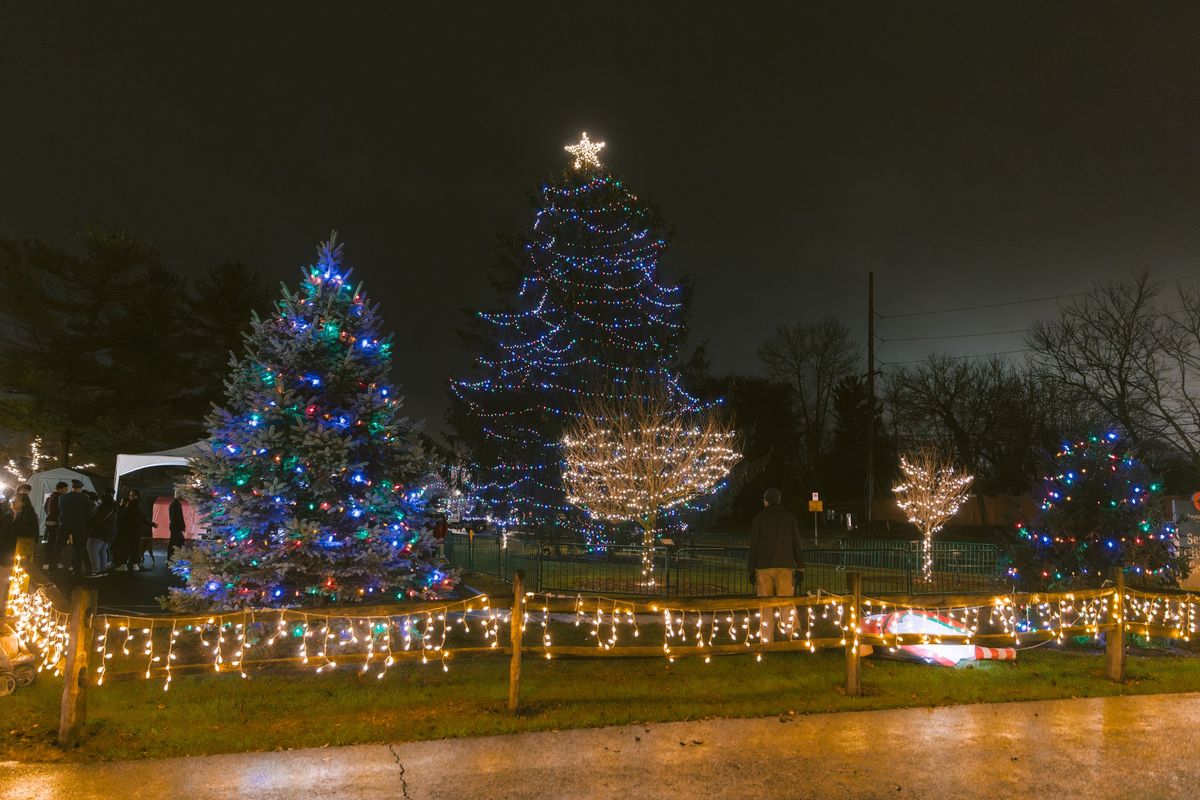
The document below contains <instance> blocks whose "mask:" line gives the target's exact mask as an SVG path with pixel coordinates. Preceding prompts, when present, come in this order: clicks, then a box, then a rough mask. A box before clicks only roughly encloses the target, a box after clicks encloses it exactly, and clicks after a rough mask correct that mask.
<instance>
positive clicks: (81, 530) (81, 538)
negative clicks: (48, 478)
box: [58, 478, 95, 575]
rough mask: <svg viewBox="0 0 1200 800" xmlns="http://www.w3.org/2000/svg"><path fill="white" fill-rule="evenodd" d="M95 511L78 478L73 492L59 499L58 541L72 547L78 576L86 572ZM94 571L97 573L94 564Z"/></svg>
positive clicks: (73, 485)
mask: <svg viewBox="0 0 1200 800" xmlns="http://www.w3.org/2000/svg"><path fill="white" fill-rule="evenodd" d="M94 509H95V506H94V505H93V504H92V501H91V500H90V499H88V496H87V495H85V494H84V493H83V481H81V480H79V479H78V478H75V479H74V480H72V481H71V491H69V492H67V493H66V494H61V495H59V497H58V539H59V541H60V542H61V543H63V544H70V545H71V550H72V553H73V556H72V558H71V562H72V563H71V566H72V568H73V569H74V570H75V574H77V575H82V574H84V572H85V571H86V567H85V564H86V562H87V538H88V521H89V520H91V518H92V511H93V510H94ZM60 566H61V565H60ZM92 571H93V572H94V571H95V565H94V564H93V565H92Z"/></svg>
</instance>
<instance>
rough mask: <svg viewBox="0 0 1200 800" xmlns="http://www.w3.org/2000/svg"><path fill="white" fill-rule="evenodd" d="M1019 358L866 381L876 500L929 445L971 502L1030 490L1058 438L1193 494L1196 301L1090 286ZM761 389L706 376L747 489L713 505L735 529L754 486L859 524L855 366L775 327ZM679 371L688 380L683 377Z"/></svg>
mask: <svg viewBox="0 0 1200 800" xmlns="http://www.w3.org/2000/svg"><path fill="white" fill-rule="evenodd" d="M1027 347H1028V351H1029V354H1028V356H1027V357H1025V358H1022V359H1001V358H996V357H986V358H963V357H957V356H949V355H940V354H935V355H931V356H929V357H928V358H926V359H925V360H924V361H922V362H919V363H917V364H913V365H907V366H901V367H891V368H887V369H886V370H882V371H880V372H879V373H878V375H877V387H878V389H877V401H876V408H877V413H878V415H877V418H876V424H875V431H876V439H875V458H874V463H875V467H876V469H875V472H876V475H875V486H876V495H875V496H876V497H888V496H890V487H891V486H892V484H893V483H894V479H895V470H896V463H897V457H898V453H900V452H904V451H905V450H908V449H912V448H916V447H920V446H930V445H931V446H934V447H935V448H937V449H938V450H940V451H942V452H943V453H944V454H945V455H946V456H947V457H948V458H950V459H952V460H953V461H954V462H955V463H956V464H958V465H960V466H961V467H963V468H964V469H966V470H968V471H969V472H971V473H972V474H973V475H974V476H975V478H976V480H975V491H974V494H975V495H976V501H975V502H977V503H978V510H979V514H980V516H981V519H983V521H984V522H985V524H999V523H1001V522H1003V521H1002V520H993V519H989V518H988V515H987V509H986V508H985V506H984V504H983V500H982V498H983V497H984V496H988V495H1010V496H1019V495H1027V494H1029V493H1030V492H1031V491H1032V490H1033V488H1034V487H1035V485H1037V484H1038V482H1039V481H1040V480H1041V478H1042V477H1043V474H1042V473H1043V472H1044V469H1045V465H1046V463H1047V458H1048V455H1049V454H1052V453H1054V452H1055V451H1056V449H1057V448H1058V446H1059V443H1060V442H1061V441H1062V439H1063V437H1064V436H1065V437H1075V436H1079V435H1083V434H1086V433H1088V432H1091V431H1109V430H1116V431H1119V432H1120V433H1121V434H1122V435H1123V436H1126V437H1127V438H1128V440H1129V441H1130V442H1131V443H1132V445H1133V446H1134V447H1135V448H1136V451H1137V453H1138V455H1139V456H1140V457H1142V458H1145V459H1146V461H1147V463H1148V464H1149V465H1150V466H1151V467H1152V469H1153V470H1155V471H1156V472H1157V473H1158V474H1161V475H1163V476H1164V478H1165V481H1166V489H1167V490H1168V491H1175V492H1185V491H1187V492H1190V491H1194V490H1195V489H1196V488H1200V291H1198V290H1196V289H1192V288H1182V287H1167V286H1165V285H1163V284H1162V283H1159V282H1157V281H1154V280H1153V279H1152V278H1151V277H1150V276H1149V275H1147V274H1145V273H1143V274H1140V275H1134V276H1131V277H1129V278H1126V279H1123V280H1116V281H1107V282H1098V283H1096V284H1094V285H1093V286H1091V287H1090V288H1089V289H1088V290H1087V291H1086V292H1085V293H1084V294H1083V295H1081V296H1079V297H1077V298H1075V299H1073V300H1071V301H1069V302H1067V303H1064V304H1062V305H1061V306H1060V308H1059V309H1058V310H1057V311H1056V313H1054V314H1053V315H1052V316H1050V317H1048V318H1046V319H1044V320H1041V321H1039V322H1038V323H1037V324H1036V325H1035V327H1034V329H1033V330H1032V332H1031V333H1030V334H1029V337H1028V342H1027ZM759 356H760V360H761V363H762V368H763V371H764V372H765V374H766V377H765V378H750V377H744V376H726V377H724V378H720V379H714V378H708V379H707V380H706V381H705V382H704V385H705V389H706V391H709V392H710V393H713V394H721V395H723V396H725V397H726V398H727V401H728V403H729V406H730V408H731V409H732V411H733V414H734V417H735V419H736V420H737V422H738V425H739V428H740V429H741V430H742V431H743V434H744V436H745V437H746V442H747V444H746V447H747V450H746V453H747V466H745V467H744V470H745V471H746V474H747V477H746V478H745V479H744V480H742V481H741V482H739V483H738V484H736V485H735V486H734V490H733V495H734V496H733V497H732V498H731V499H729V500H728V501H726V504H725V507H726V509H727V510H728V517H729V519H730V520H732V519H734V518H737V519H745V518H746V516H747V515H749V514H751V513H752V512H753V510H754V509H755V508H756V507H757V504H758V502H759V500H758V498H759V497H760V496H761V492H762V490H763V489H764V488H766V486H768V485H777V486H780V488H782V489H783V490H784V492H785V495H789V496H791V497H793V498H796V501H797V503H798V504H799V505H802V504H803V503H802V501H803V500H804V499H806V497H807V494H808V492H810V491H820V492H821V493H822V496H823V497H824V498H826V500H827V502H828V503H831V504H833V505H834V506H835V507H838V508H842V509H845V510H850V511H855V512H858V513H861V512H862V510H863V505H864V501H865V483H866V481H865V479H866V469H867V455H866V454H867V441H866V428H867V425H866V420H867V416H866V415H867V413H868V411H867V409H868V403H867V400H868V397H867V388H866V386H867V383H866V363H865V359H864V358H863V357H862V352H861V347H860V344H859V343H858V342H856V341H854V338H853V336H852V335H851V333H850V331H849V330H848V329H847V328H846V327H845V326H844V325H842V324H841V323H840V322H838V321H836V320H833V319H826V320H821V321H818V322H815V323H801V324H797V325H793V326H788V327H781V328H779V329H778V330H777V331H776V332H775V334H774V335H772V337H771V338H770V339H769V340H768V341H766V342H764V343H763V344H762V346H761V347H760V348H759ZM685 375H687V373H686V372H685Z"/></svg>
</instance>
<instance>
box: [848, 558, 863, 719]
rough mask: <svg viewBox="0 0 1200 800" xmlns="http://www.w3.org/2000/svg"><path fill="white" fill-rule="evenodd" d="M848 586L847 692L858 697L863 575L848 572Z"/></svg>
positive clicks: (860, 691) (860, 690) (859, 692)
mask: <svg viewBox="0 0 1200 800" xmlns="http://www.w3.org/2000/svg"><path fill="white" fill-rule="evenodd" d="M846 587H847V588H848V589H849V590H850V592H849V593H850V597H851V600H850V604H851V605H850V608H849V609H847V610H846V616H845V620H846V628H847V630H846V631H845V637H846V694H847V695H848V696H850V697H857V696H858V695H859V694H861V693H862V684H861V682H860V681H859V673H858V667H859V657H858V634H857V631H858V610H859V609H860V608H861V607H862V575H860V574H859V573H857V572H847V573H846Z"/></svg>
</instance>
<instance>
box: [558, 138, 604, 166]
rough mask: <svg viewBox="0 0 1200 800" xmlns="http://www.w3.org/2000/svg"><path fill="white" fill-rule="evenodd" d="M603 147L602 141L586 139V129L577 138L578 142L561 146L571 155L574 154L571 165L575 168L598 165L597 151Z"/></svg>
mask: <svg viewBox="0 0 1200 800" xmlns="http://www.w3.org/2000/svg"><path fill="white" fill-rule="evenodd" d="M603 149H604V142H592V141H589V140H588V137H587V131H584V132H583V138H582V139H580V140H579V144H569V145H567V146H566V147H564V148H563V150H566V151H567V152H568V153H570V154H571V155H573V156H575V163H574V164H572V165H571V166H572V167H574V168H575V169H583V168H584V167H596V168H597V169H599V167H600V158H599V156H598V153H599V152H600V151H601V150H603Z"/></svg>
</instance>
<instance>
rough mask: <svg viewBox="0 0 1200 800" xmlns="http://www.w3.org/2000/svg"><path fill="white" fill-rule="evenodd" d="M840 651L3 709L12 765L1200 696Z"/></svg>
mask: <svg viewBox="0 0 1200 800" xmlns="http://www.w3.org/2000/svg"><path fill="white" fill-rule="evenodd" d="M842 669H843V660H842V656H841V654H840V653H837V652H833V651H827V652H822V653H818V654H815V655H812V654H802V653H778V654H769V655H766V656H764V658H763V661H762V662H761V663H756V662H755V660H754V659H753V658H751V657H748V656H729V657H719V658H714V659H713V661H712V663H711V664H707V665H706V664H704V663H703V662H702V661H701V660H699V659H682V660H679V661H677V662H676V663H674V664H668V663H667V662H666V661H665V659H629V660H615V659H614V660H598V659H597V660H567V659H562V660H555V661H549V662H548V661H545V660H542V659H537V658H530V659H528V660H527V661H526V663H525V669H524V674H523V687H522V691H523V697H522V699H523V703H524V710H523V712H522V713H521V714H520V715H518V716H515V717H514V716H511V715H509V714H508V713H507V712H506V711H505V710H504V703H505V699H506V697H507V670H508V663H507V660H506V659H503V658H487V659H460V660H457V661H455V662H452V664H451V667H450V671H449V672H448V673H443V672H442V670H441V669H440V668H439V667H438V666H437V665H435V664H431V665H429V666H425V667H421V666H416V665H400V666H397V667H395V668H393V669H392V671H391V672H389V673H388V675H387V676H386V677H385V678H384V679H383V680H377V679H375V678H374V677H373V676H367V677H359V675H358V674H357V672H356V671H354V670H353V669H345V670H342V671H338V672H335V673H332V674H325V675H314V674H311V673H296V672H288V673H275V674H271V673H258V674H252V676H251V678H250V679H249V680H242V679H240V678H238V677H237V676H236V675H221V676H216V675H213V676H204V675H200V676H179V677H177V679H176V680H175V681H174V682H173V683H172V685H171V690H170V692H167V693H164V692H163V690H162V684H161V682H159V681H130V682H114V683H109V684H106V685H105V686H103V687H99V688H93V689H91V690H90V695H89V708H88V725H87V729H86V731H85V735H84V739H83V742H82V743H81V744H80V746H79V747H78V748H76V749H75V750H73V751H71V752H69V753H63V752H61V751H59V750H58V749H57V748H55V747H54V746H53V744H52V740H53V736H54V731H55V726H56V724H57V720H58V701H59V696H60V694H61V691H62V682H61V680H53V679H49V678H46V677H41V678H39V680H38V682H37V683H36V684H35V685H34V686H32V687H29V688H25V689H20V690H18V691H17V692H16V693H15V694H14V695H12V696H10V697H5V698H0V760H21V761H46V760H62V759H68V760H84V761H90V760H111V759H129V758H148V757H161V756H182V755H200V754H210V753H222V752H233V751H246V750H273V749H279V748H289V747H295V748H299V747H319V746H321V745H327V744H328V745H345V744H359V743H367V742H384V741H405V740H419V739H437V738H443V737H458V736H480V735H487V734H497V733H510V732H515V731H532V730H546V729H561V728H576V727H587V726H597V725H613V724H630V723H638V722H643V723H648V722H660V721H668V720H689V719H702V718H709V717H753V716H768V715H775V714H788V713H790V712H795V713H797V714H811V713H818V712H825V711H850V710H865V709H880V708H897V707H905V706H934V705H949V704H956V703H978V702H987V701H997V700H1006V701H1007V700H1043V699H1053V698H1066V697H1084V696H1100V695H1114V694H1148V693H1159V692H1183V691H1200V658H1197V657H1192V656H1189V655H1182V654H1180V655H1161V654H1158V655H1154V654H1147V655H1131V656H1130V658H1129V661H1128V673H1129V681H1128V682H1127V683H1126V684H1124V685H1120V686H1118V685H1114V684H1111V683H1109V682H1108V681H1107V680H1105V678H1104V661H1103V656H1102V655H1100V654H1097V653H1096V652H1094V651H1088V652H1086V653H1081V652H1072V651H1058V650H1051V649H1049V648H1037V649H1032V650H1026V651H1023V652H1021V653H1020V655H1019V657H1018V661H1017V662H1016V663H988V662H984V663H981V664H979V665H978V666H976V667H973V668H968V669H957V670H956V669H945V668H940V667H928V666H924V665H919V664H912V663H905V662H897V661H887V660H880V659H865V660H864V662H863V684H864V691H865V695H864V696H863V697H857V698H852V697H845V696H843V694H842V693H841V691H840V688H839V687H840V683H841V681H842Z"/></svg>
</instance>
